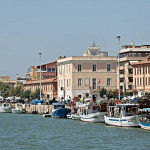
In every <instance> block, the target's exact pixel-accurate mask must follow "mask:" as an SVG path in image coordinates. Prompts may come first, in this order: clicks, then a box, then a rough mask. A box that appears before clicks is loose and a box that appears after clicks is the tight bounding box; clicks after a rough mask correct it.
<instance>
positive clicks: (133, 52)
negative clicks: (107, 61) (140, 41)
mask: <svg viewBox="0 0 150 150" xmlns="http://www.w3.org/2000/svg"><path fill="white" fill-rule="evenodd" d="M149 53H150V45H141V46H135V45H134V43H133V42H131V45H125V46H122V50H121V51H120V53H119V57H120V89H122V90H123V91H125V90H126V91H128V92H131V91H132V90H133V67H132V66H131V65H132V64H133V63H136V62H139V61H142V60H144V59H146V57H147V56H148V55H149ZM117 66H118V65H117ZM117 70H118V69H117ZM117 74H118V71H117ZM118 81H119V76H117V88H118V85H119V84H118Z"/></svg>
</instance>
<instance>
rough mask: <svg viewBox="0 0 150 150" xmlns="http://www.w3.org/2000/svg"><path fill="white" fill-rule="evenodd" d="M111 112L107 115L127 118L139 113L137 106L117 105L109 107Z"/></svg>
mask: <svg viewBox="0 0 150 150" xmlns="http://www.w3.org/2000/svg"><path fill="white" fill-rule="evenodd" d="M108 108H109V112H108V113H107V114H108V115H109V116H110V117H116V118H119V117H125V116H132V115H134V114H137V113H138V105H137V104H117V105H115V106H108Z"/></svg>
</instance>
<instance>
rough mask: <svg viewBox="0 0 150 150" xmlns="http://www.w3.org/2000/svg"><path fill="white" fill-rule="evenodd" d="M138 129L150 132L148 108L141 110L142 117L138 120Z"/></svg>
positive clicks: (149, 110)
mask: <svg viewBox="0 0 150 150" xmlns="http://www.w3.org/2000/svg"><path fill="white" fill-rule="evenodd" d="M139 121H140V123H139V124H140V127H141V128H142V129H145V130H149V131H150V108H143V109H142V117H141V118H140V119H139Z"/></svg>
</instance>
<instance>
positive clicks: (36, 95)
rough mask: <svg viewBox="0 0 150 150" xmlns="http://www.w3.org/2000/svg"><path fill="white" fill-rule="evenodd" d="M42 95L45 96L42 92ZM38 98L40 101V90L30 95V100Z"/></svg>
mask: <svg viewBox="0 0 150 150" xmlns="http://www.w3.org/2000/svg"><path fill="white" fill-rule="evenodd" d="M41 95H44V94H43V93H42V92H41ZM36 98H38V99H40V89H37V90H36V91H35V92H32V93H31V94H30V99H31V100H32V99H36Z"/></svg>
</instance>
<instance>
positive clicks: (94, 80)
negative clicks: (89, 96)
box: [92, 78, 96, 89]
mask: <svg viewBox="0 0 150 150" xmlns="http://www.w3.org/2000/svg"><path fill="white" fill-rule="evenodd" d="M92 80H93V89H96V78H93V79H92Z"/></svg>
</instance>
